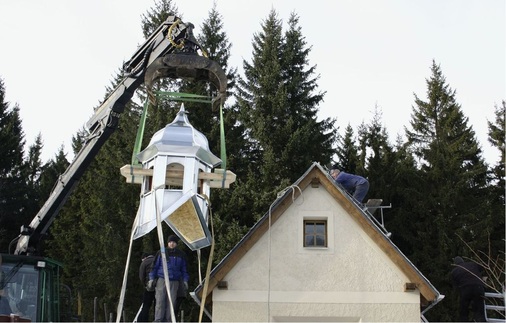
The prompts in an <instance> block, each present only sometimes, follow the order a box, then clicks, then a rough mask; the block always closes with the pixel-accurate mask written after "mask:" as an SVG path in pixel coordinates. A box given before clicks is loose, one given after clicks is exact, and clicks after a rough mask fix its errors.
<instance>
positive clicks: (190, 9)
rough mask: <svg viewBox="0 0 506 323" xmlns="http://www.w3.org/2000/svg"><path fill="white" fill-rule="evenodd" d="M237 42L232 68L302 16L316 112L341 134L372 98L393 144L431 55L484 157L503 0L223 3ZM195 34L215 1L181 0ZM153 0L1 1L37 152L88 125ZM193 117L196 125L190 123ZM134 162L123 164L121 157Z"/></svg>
mask: <svg viewBox="0 0 506 323" xmlns="http://www.w3.org/2000/svg"><path fill="white" fill-rule="evenodd" d="M216 2H217V6H218V7H217V8H218V11H219V12H220V13H221V14H222V16H223V19H224V28H225V30H226V32H227V33H228V37H229V40H230V42H231V43H232V60H231V62H230V63H231V65H233V66H235V67H238V68H240V69H241V68H242V60H243V59H246V60H248V61H250V60H251V52H252V48H251V40H252V38H253V34H254V33H258V32H260V31H261V26H260V25H261V23H262V21H264V20H265V18H266V17H267V16H268V14H269V12H270V10H271V9H272V8H274V9H275V10H276V11H277V12H278V15H279V18H281V19H282V20H283V21H284V22H285V23H286V21H287V20H288V17H289V15H290V13H291V12H293V11H294V12H296V13H298V14H299V16H300V24H301V26H302V32H303V35H304V36H305V37H306V41H307V44H308V46H312V51H311V54H310V56H309V58H310V65H317V69H316V72H317V74H320V81H319V90H321V91H326V92H327V94H326V95H325V101H324V102H323V103H322V104H321V105H320V116H321V117H322V118H323V117H336V118H337V125H338V126H339V127H340V132H341V133H343V130H344V128H345V127H346V126H347V124H348V123H350V124H351V125H352V126H357V125H358V124H360V123H361V122H362V121H365V122H369V121H370V120H371V119H372V116H373V110H374V107H375V105H376V104H377V105H378V106H379V108H380V109H381V111H382V113H383V122H384V124H385V126H386V128H387V130H388V132H389V136H390V139H391V140H392V141H394V140H395V138H396V136H397V134H404V126H407V125H408V124H409V120H410V119H411V111H412V106H413V105H414V95H413V94H414V93H415V94H417V95H418V96H419V97H420V98H421V99H423V100H426V90H427V87H426V83H425V80H426V78H429V77H430V75H431V73H430V67H431V64H432V60H433V59H435V60H436V62H437V63H438V64H440V65H441V68H442V71H443V74H444V76H445V77H446V80H447V83H448V84H449V85H450V87H451V88H452V89H455V90H456V91H457V94H456V98H457V102H458V103H460V104H461V106H462V109H463V112H464V114H465V115H466V116H467V117H469V124H470V125H472V127H473V129H474V131H475V132H476V135H477V138H478V141H479V142H480V144H481V147H482V149H483V150H484V157H485V158H486V160H487V162H489V163H492V164H495V163H496V162H497V159H498V156H499V155H498V153H497V152H496V151H495V149H494V148H491V146H490V145H489V144H488V141H487V120H490V121H492V120H494V113H493V112H494V106H495V105H497V106H499V105H500V104H501V101H502V100H505V99H506V82H505V74H506V64H505V61H506V51H505V43H506V23H505V22H506V1H504V0H473V1H470V0H413V1H405V0H397V1H395V0H367V1H365V0H348V1H344V0H315V1H307V0H306V1H301V0H271V1H267V0H257V1H254V2H251V3H248V2H245V1H239V0H216ZM174 3H175V4H176V6H177V7H178V9H179V12H180V14H182V16H183V21H185V22H192V23H193V24H194V25H195V27H196V28H195V34H198V33H199V32H200V30H201V28H200V27H201V25H202V23H203V21H204V19H206V18H207V17H208V12H209V10H210V9H211V8H212V5H213V0H193V1H189V0H175V2H174ZM154 4H155V1H154V0H135V1H134V0H130V1H125V0H107V1H105V0H81V1H79V0H44V1H40V0H1V1H0V12H1V13H2V19H0V30H1V32H0V44H1V46H2V48H1V50H0V77H1V78H3V80H4V84H5V87H6V97H7V101H8V102H10V104H11V105H13V104H15V103H18V104H19V106H20V113H21V119H22V125H23V129H24V132H25V135H26V137H25V138H26V142H27V146H28V145H31V144H33V142H34V141H35V137H36V136H37V134H38V133H41V134H42V139H43V141H44V150H43V155H42V159H43V161H44V162H45V161H47V160H48V159H50V158H52V157H54V155H55V154H56V152H57V150H58V148H59V147H60V146H61V145H64V147H65V151H66V152H67V153H68V155H67V156H68V157H72V153H71V138H72V135H74V134H75V133H76V132H77V130H79V129H80V128H82V127H83V126H84V124H85V123H86V122H87V121H88V119H89V118H90V117H91V115H92V113H93V107H95V106H96V105H97V104H98V103H99V101H100V100H101V99H102V98H103V96H104V94H105V87H106V86H108V85H109V84H110V81H111V80H112V79H113V77H114V76H115V75H116V72H117V71H118V70H119V68H120V67H121V64H122V63H123V61H126V60H128V59H129V58H130V57H131V55H132V54H133V53H134V52H135V50H136V49H137V46H138V45H139V44H141V43H142V41H143V37H142V32H141V14H143V13H145V12H146V11H147V10H148V9H150V8H152V7H154ZM190 121H191V120H190ZM125 162H128V161H125Z"/></svg>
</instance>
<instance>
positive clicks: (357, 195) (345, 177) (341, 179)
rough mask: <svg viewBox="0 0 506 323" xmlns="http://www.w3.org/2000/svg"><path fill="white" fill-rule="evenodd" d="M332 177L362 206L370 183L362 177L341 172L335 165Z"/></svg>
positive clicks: (331, 171) (331, 173) (331, 172)
mask: <svg viewBox="0 0 506 323" xmlns="http://www.w3.org/2000/svg"><path fill="white" fill-rule="evenodd" d="M330 176H332V178H333V179H334V180H335V181H336V183H337V184H339V185H341V186H342V187H343V188H344V189H345V190H346V191H347V192H348V193H349V194H350V195H351V196H352V197H353V198H354V199H355V200H357V201H358V202H359V203H360V204H362V201H363V200H364V198H365V196H366V195H367V192H368V191H369V181H368V180H367V179H365V178H364V177H362V176H359V175H354V174H349V173H346V172H343V171H342V170H340V169H339V168H338V167H337V165H333V166H332V169H331V170H330Z"/></svg>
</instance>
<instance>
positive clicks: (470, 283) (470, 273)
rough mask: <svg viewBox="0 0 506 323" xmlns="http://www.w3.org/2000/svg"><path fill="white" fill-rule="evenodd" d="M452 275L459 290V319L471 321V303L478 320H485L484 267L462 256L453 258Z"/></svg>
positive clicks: (474, 315) (454, 284) (475, 317)
mask: <svg viewBox="0 0 506 323" xmlns="http://www.w3.org/2000/svg"><path fill="white" fill-rule="evenodd" d="M453 262H454V266H455V268H453V270H452V272H451V277H452V282H453V286H454V288H456V289H457V290H458V291H459V297H460V301H459V321H460V322H469V305H471V310H472V312H473V318H474V321H476V322H485V302H484V297H485V283H484V282H483V276H484V270H483V267H482V266H480V265H479V264H477V263H475V262H473V261H464V259H462V257H459V256H457V257H455V258H453Z"/></svg>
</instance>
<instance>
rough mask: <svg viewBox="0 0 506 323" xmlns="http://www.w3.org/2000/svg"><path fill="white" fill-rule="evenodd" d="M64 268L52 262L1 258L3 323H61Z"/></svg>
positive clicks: (0, 299) (0, 283)
mask: <svg viewBox="0 0 506 323" xmlns="http://www.w3.org/2000/svg"><path fill="white" fill-rule="evenodd" d="M61 268H62V265H61V264H60V263H58V262H56V261H54V260H50V259H48V258H43V257H33V256H20V255H9V254H0V322H14V321H18V322H59V321H60V295H59V289H60V281H59V277H60V271H61Z"/></svg>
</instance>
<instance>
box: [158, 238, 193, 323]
mask: <svg viewBox="0 0 506 323" xmlns="http://www.w3.org/2000/svg"><path fill="white" fill-rule="evenodd" d="M177 242H178V238H177V237H176V236H175V235H171V236H169V238H168V242H167V246H168V248H167V249H166V250H165V255H166V260H167V268H168V271H169V285H170V299H171V300H172V308H174V309H175V308H176V300H177V296H178V290H179V288H184V289H185V290H186V291H187V290H188V280H189V278H190V276H189V275H188V270H187V269H186V267H187V261H186V254H185V253H184V252H182V251H181V250H179V249H177V248H176V247H177ZM162 261H163V258H162V255H161V254H160V253H158V255H157V257H156V260H155V262H154V264H153V269H152V270H151V272H150V273H149V282H148V286H150V285H153V284H154V283H155V280H156V285H155V286H156V287H155V298H156V304H155V322H170V321H171V305H170V304H169V301H168V296H167V290H166V288H165V280H164V275H163V263H162Z"/></svg>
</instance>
